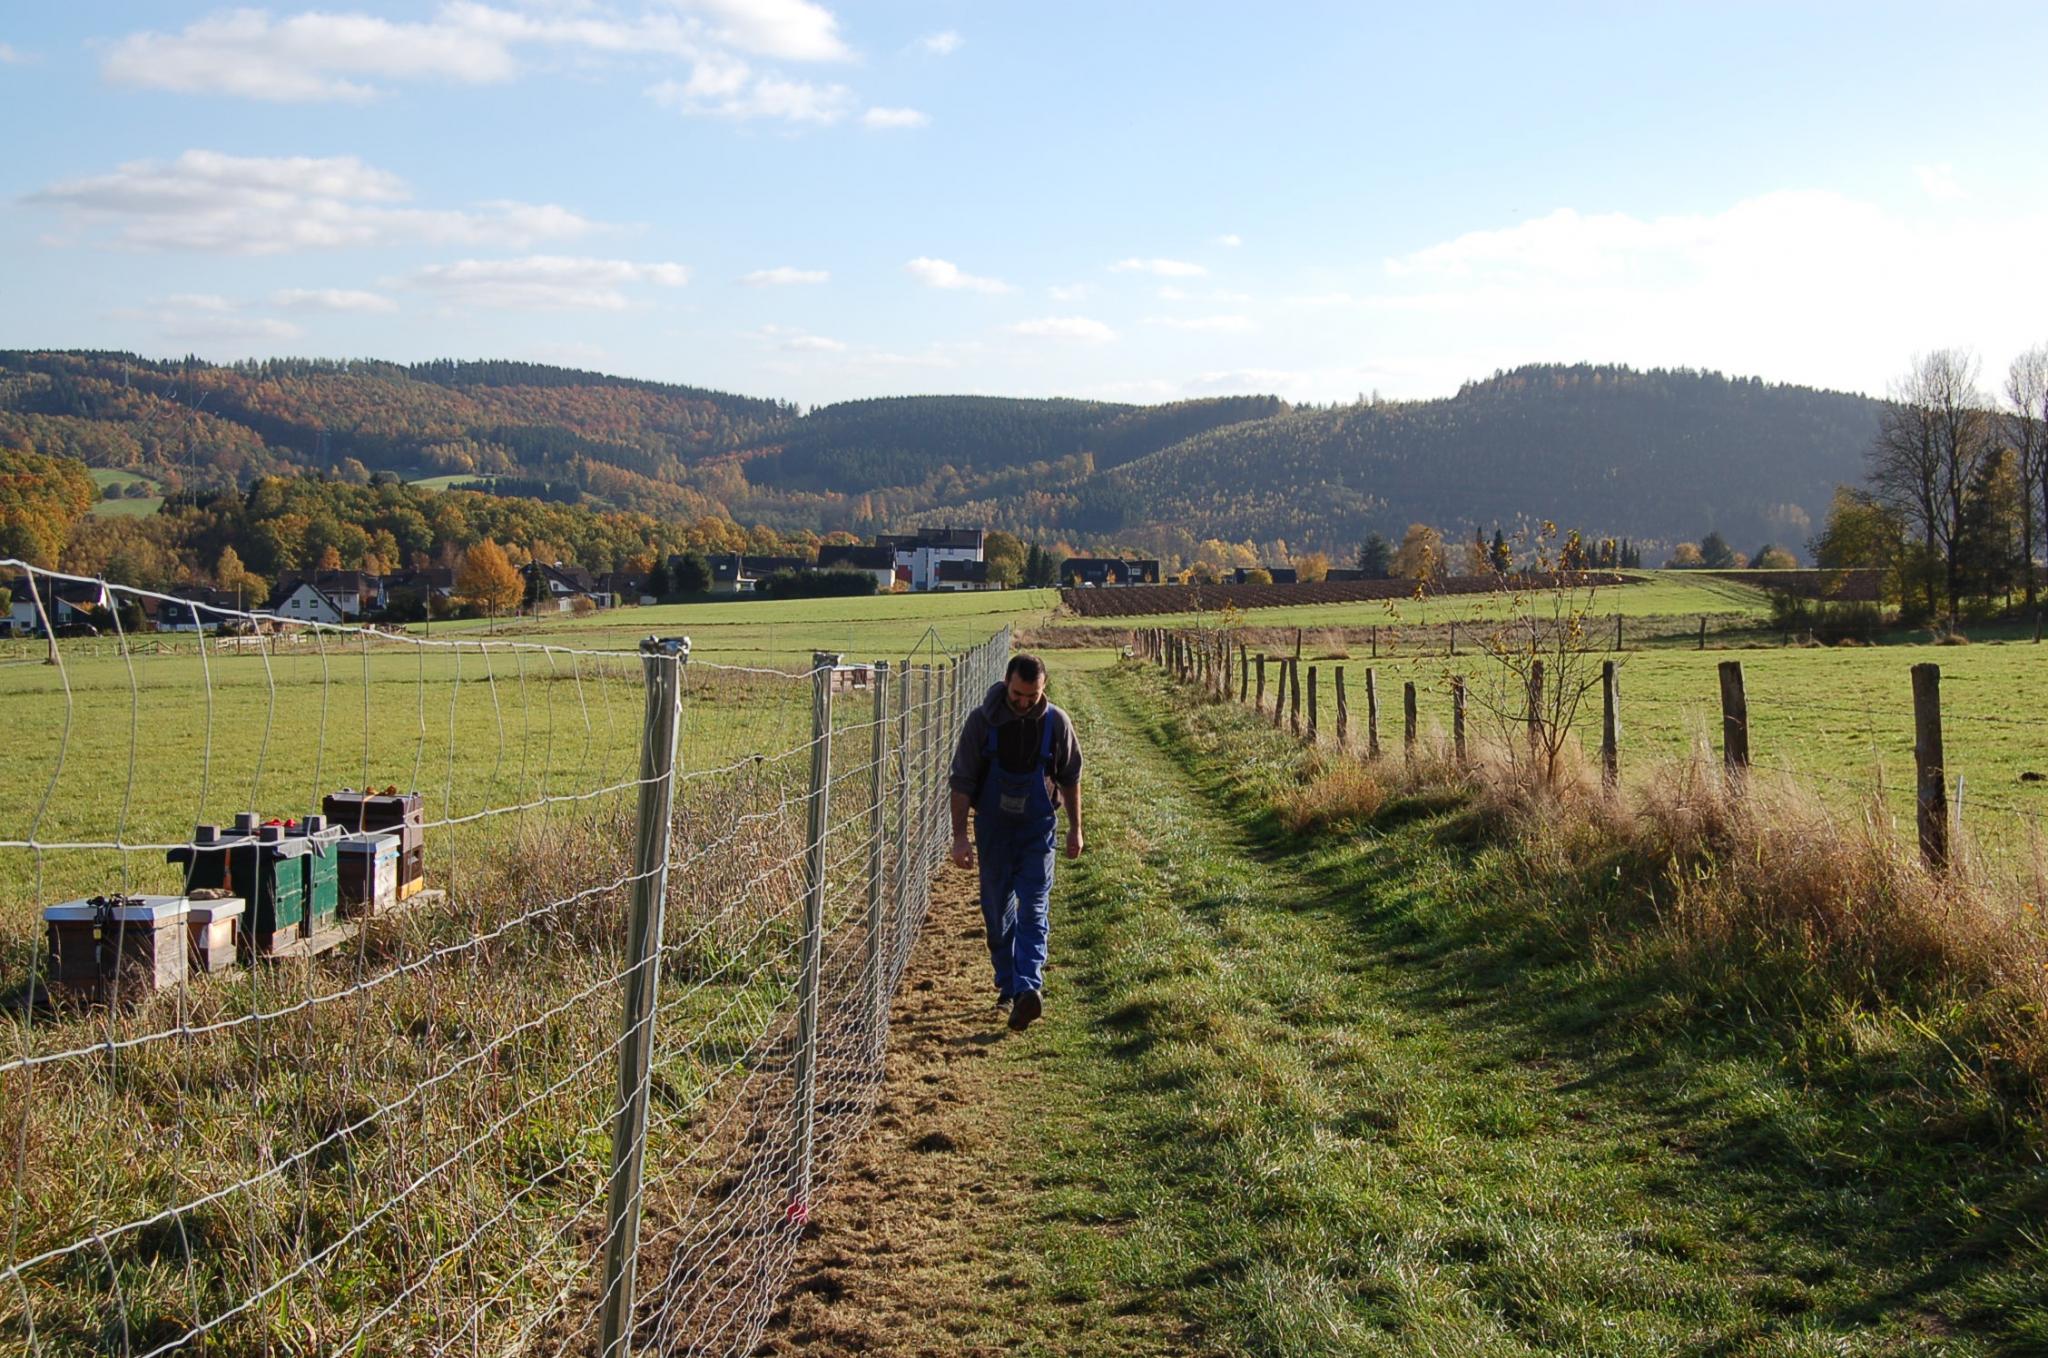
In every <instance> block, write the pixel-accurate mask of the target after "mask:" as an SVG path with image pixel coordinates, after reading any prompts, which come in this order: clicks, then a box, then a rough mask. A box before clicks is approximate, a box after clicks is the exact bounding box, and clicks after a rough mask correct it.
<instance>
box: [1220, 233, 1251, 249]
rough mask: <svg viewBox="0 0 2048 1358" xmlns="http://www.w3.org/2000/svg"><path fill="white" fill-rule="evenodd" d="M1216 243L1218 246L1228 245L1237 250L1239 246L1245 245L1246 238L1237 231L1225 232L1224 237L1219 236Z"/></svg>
mask: <svg viewBox="0 0 2048 1358" xmlns="http://www.w3.org/2000/svg"><path fill="white" fill-rule="evenodd" d="M1216 243H1217V244H1218V245H1227V246H1229V247H1230V248H1231V249H1233V250H1235V249H1236V248H1237V247H1238V246H1240V245H1243V244H1244V237H1243V236H1240V235H1238V234H1237V233H1236V232H1235V231H1228V232H1225V233H1224V234H1223V235H1220V236H1218V237H1217V238H1216Z"/></svg>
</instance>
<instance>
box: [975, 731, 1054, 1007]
mask: <svg viewBox="0 0 2048 1358" xmlns="http://www.w3.org/2000/svg"><path fill="white" fill-rule="evenodd" d="M1038 726H1039V742H1038V758H1037V759H1036V760H1034V761H1032V765H1031V768H1030V769H1029V770H1027V771H1026V772H1024V773H1011V772H1009V771H1008V770H1007V769H1005V768H1004V767H1003V763H1002V760H1001V758H1000V757H999V756H998V755H997V753H996V728H995V727H994V726H990V727H989V728H988V743H987V745H985V746H984V747H983V749H982V753H983V755H985V756H986V757H987V759H988V772H987V774H986V775H985V776H984V777H983V778H982V782H981V793H980V795H979V796H978V797H977V798H976V800H975V805H974V838H975V845H976V849H977V852H978V855H979V857H980V860H981V918H982V923H983V924H985V925H986V926H987V927H988V957H989V961H990V962H992V963H993V964H994V965H995V972H996V994H997V995H998V996H1000V997H1001V998H1003V999H1009V998H1011V997H1013V996H1016V995H1020V994H1022V993H1023V992H1025V991H1027V990H1039V989H1042V988H1043V987H1044V985H1045V940H1046V932H1047V906H1048V903H1049V902H1050V900H1051V897H1052V863H1053V820H1054V816H1053V802H1052V797H1051V795H1050V794H1049V793H1048V792H1047V791H1046V778H1047V775H1048V773H1049V771H1050V770H1051V768H1052V715H1051V714H1050V713H1047V714H1046V715H1045V716H1043V717H1041V718H1040V719H1039V723H1038Z"/></svg>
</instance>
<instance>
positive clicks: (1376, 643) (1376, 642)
mask: <svg viewBox="0 0 2048 1358" xmlns="http://www.w3.org/2000/svg"><path fill="white" fill-rule="evenodd" d="M1372 658H1373V659H1374V660H1378V659H1379V658H1380V625H1379V624H1378V623H1374V624H1373V625H1372Z"/></svg>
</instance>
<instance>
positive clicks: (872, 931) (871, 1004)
mask: <svg viewBox="0 0 2048 1358" xmlns="http://www.w3.org/2000/svg"><path fill="white" fill-rule="evenodd" d="M870 672H871V673H872V674H873V675H874V687H875V729H874V732H873V739H872V741H871V755H872V759H873V765H874V766H873V767H872V768H871V769H869V770H868V829H869V835H870V842H869V844H868V958H867V967H868V1020H869V1027H868V1032H869V1033H870V1034H872V1035H873V1038H874V1046H875V1052H874V1054H875V1057H876V1059H877V1060H879V1059H880V1058H881V1055H882V1051H883V1049H884V1047H885V1046H886V1045H887V1037H886V1033H887V1021H888V1017H889V985H888V976H887V971H888V950H887V949H886V948H884V947H883V944H882V939H883V937H884V930H885V928H886V922H885V921H884V920H883V918H882V900H883V897H884V895H885V893H886V892H887V889H888V876H889V824H888V822H889V815H888V813H889V803H888V797H887V791H886V772H887V765H888V762H889V662H888V661H886V660H877V661H876V662H875V663H874V668H873V669H872V670H871V671H870Z"/></svg>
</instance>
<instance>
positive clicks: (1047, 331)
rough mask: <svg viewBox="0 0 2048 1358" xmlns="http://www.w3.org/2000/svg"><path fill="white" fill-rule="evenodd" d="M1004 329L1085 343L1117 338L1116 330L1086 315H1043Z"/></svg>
mask: <svg viewBox="0 0 2048 1358" xmlns="http://www.w3.org/2000/svg"><path fill="white" fill-rule="evenodd" d="M1004 329H1006V330H1008V331H1009V333H1011V334H1013V335H1028V336H1030V337H1031V338H1033V339H1056V340H1078V341H1080V342H1082V343H1084V344H1103V343H1106V342H1108V341H1109V340H1113V339H1115V338H1116V332H1115V331H1114V330H1111V329H1110V328H1109V327H1108V326H1106V325H1104V324H1103V323H1102V322H1101V321H1097V320H1091V319H1089V318H1088V317H1086V316H1043V317H1040V318H1039V319H1037V320H1035V321H1019V322H1017V323H1016V324H1015V325H1011V326H1005V327H1004Z"/></svg>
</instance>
